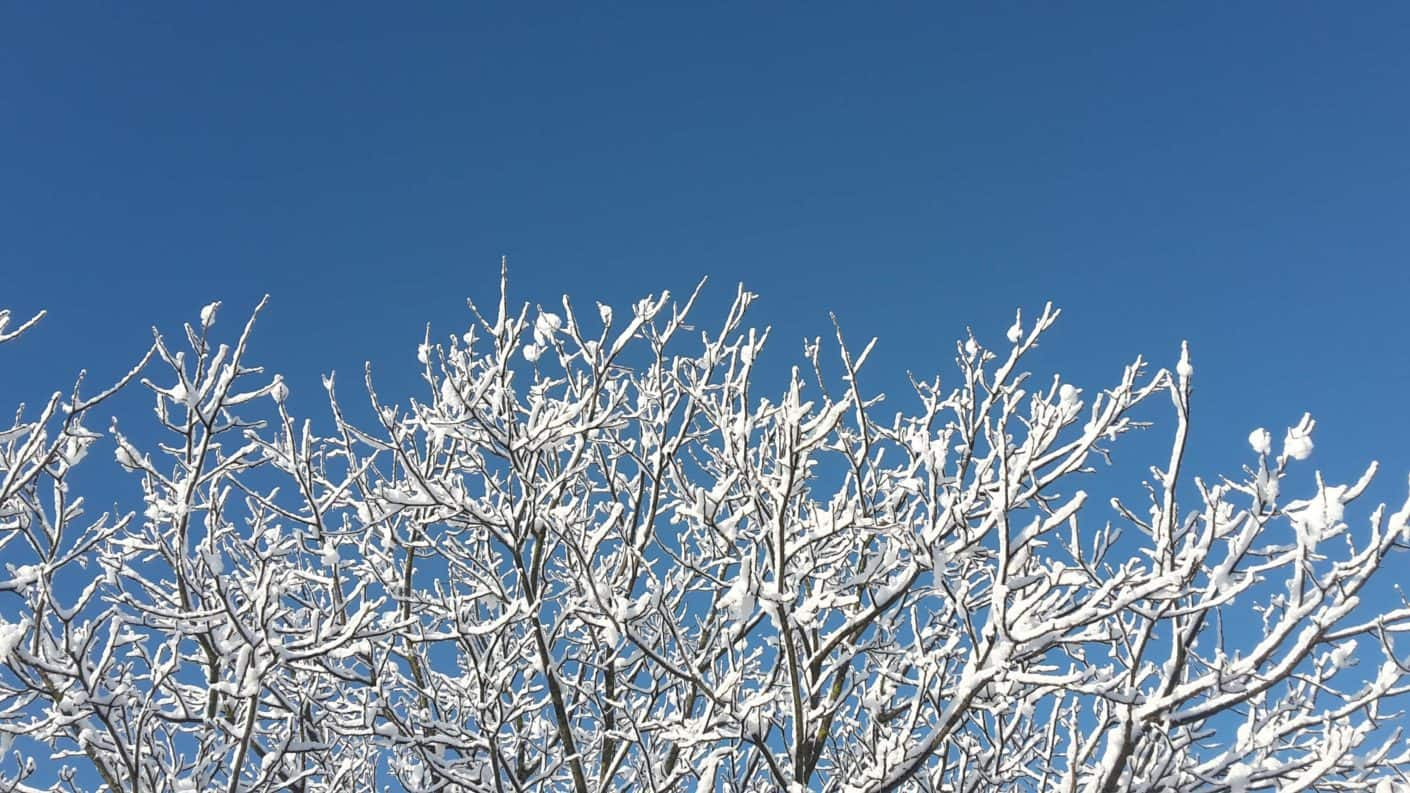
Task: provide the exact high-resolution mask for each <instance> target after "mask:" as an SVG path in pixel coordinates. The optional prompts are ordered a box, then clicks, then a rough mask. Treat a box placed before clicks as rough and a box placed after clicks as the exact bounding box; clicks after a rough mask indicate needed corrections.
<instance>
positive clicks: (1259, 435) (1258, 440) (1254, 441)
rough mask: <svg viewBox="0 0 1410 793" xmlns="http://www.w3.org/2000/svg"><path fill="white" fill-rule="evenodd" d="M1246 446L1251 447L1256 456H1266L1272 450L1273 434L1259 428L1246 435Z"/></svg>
mask: <svg viewBox="0 0 1410 793" xmlns="http://www.w3.org/2000/svg"><path fill="white" fill-rule="evenodd" d="M1248 445H1249V446H1252V447H1253V451H1254V452H1255V453H1257V454H1267V453H1268V452H1270V451H1272V449H1273V434H1272V433H1270V432H1269V431H1268V430H1266V429H1264V428H1262V427H1259V428H1258V429H1256V430H1254V431H1253V432H1250V433H1249V434H1248Z"/></svg>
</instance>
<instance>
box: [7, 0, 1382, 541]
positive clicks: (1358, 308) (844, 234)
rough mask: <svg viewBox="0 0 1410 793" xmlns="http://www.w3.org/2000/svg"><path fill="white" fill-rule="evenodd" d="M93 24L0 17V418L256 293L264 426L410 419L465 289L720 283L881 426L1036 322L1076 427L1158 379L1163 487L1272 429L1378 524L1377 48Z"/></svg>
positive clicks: (271, 11) (283, 22)
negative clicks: (833, 375)
mask: <svg viewBox="0 0 1410 793" xmlns="http://www.w3.org/2000/svg"><path fill="white" fill-rule="evenodd" d="M134 5H135V4H98V3H92V4H83V3H75V4H62V5H60V4H39V3H32V4H20V3H12V4H6V5H5V6H4V8H3V9H2V10H0V273H2V274H3V275H2V276H0V305H7V306H10V307H12V308H14V309H16V311H17V312H18V313H26V312H30V311H33V310H36V309H38V308H41V307H43V308H48V309H49V310H50V312H51V314H50V317H49V319H48V320H47V321H46V322H45V323H44V325H43V326H42V329H41V330H40V331H39V332H37V333H35V334H34V335H33V336H31V337H28V338H27V339H26V340H25V341H24V342H23V343H22V344H19V345H9V346H7V348H6V349H4V350H0V356H3V357H0V362H3V364H4V367H3V368H0V405H5V406H12V405H14V404H15V403H16V402H18V401H20V400H21V399H25V400H31V401H32V400H34V399H36V398H39V397H42V396H44V395H47V393H48V392H49V391H51V390H52V389H54V388H58V387H64V386H65V384H67V383H68V382H71V378H72V376H73V375H74V373H75V372H76V370H77V369H78V368H79V367H80V366H86V367H89V368H90V369H91V370H92V371H93V376H94V378H95V380H102V379H107V378H111V377H112V376H115V375H116V374H117V373H118V372H120V371H121V370H122V369H123V368H125V366H126V365H127V364H128V363H130V362H131V361H132V360H133V359H135V357H136V356H137V355H138V354H139V353H140V351H141V350H142V349H143V348H144V347H145V345H146V343H147V340H148V339H149V335H150V331H149V328H150V326H152V325H153V324H155V325H158V326H159V327H161V328H162V329H163V330H164V331H165V332H168V333H178V332H179V323H180V322H181V321H183V320H188V319H194V317H195V314H196V312H197V311H198V309H199V308H200V306H201V305H203V304H204V303H206V302H207V301H210V300H213V299H221V300H223V301H225V308H224V311H223V313H222V317H221V325H220V327H221V329H222V330H224V331H226V332H232V331H233V330H234V327H233V325H234V323H235V321H236V320H237V319H238V316H237V315H239V314H241V313H243V312H246V311H247V310H248V309H249V307H250V306H252V305H253V303H254V302H255V301H256V300H257V299H258V297H259V295H261V294H263V293H265V292H269V293H270V294H272V296H273V298H272V303H271V305H270V308H269V311H268V313H267V315H266V317H265V318H264V320H263V321H262V322H261V324H260V326H259V329H258V333H257V337H256V342H255V347H254V350H255V358H256V359H257V360H259V361H262V362H264V363H266V364H268V365H269V366H271V367H272V368H273V369H274V370H277V371H282V372H285V373H286V375H287V376H288V378H289V380H290V382H291V384H292V385H293V387H294V390H295V394H296V396H298V397H301V398H304V399H307V400H309V401H307V402H305V403H304V407H305V409H306V410H308V411H313V410H314V409H315V408H316V405H317V403H316V402H315V401H313V397H314V396H316V391H317V382H318V375H319V374H320V373H321V372H324V371H328V370H330V369H337V370H339V371H340V372H342V373H343V374H344V381H345V383H347V385H346V386H345V391H344V393H345V395H347V396H348V397H349V399H350V400H352V399H355V397H356V391H355V390H354V389H353V383H354V382H355V380H353V378H356V376H357V375H358V374H359V373H360V369H361V365H362V362H363V361H364V360H369V359H370V360H371V361H372V362H373V364H374V366H376V367H377V370H378V372H379V374H380V377H381V380H382V390H383V392H384V394H387V395H409V394H412V393H419V390H418V389H419V387H418V386H417V384H416V383H415V382H414V380H413V376H414V370H415V361H414V347H415V345H416V343H417V342H418V341H419V340H420V337H421V334H422V329H423V326H424V323H426V322H428V321H429V322H431V323H432V324H433V326H434V330H435V333H436V335H438V336H441V337H443V336H444V335H445V334H447V333H451V332H455V331H457V330H458V329H463V327H464V325H465V323H466V322H467V321H468V314H467V313H466V312H465V310H464V298H465V297H466V296H474V297H476V298H477V299H479V300H481V301H482V302H486V303H488V302H490V301H492V300H493V297H494V280H495V276H496V274H497V270H498V262H499V257H500V256H501V255H502V254H503V255H508V257H509V261H510V265H511V277H512V281H513V287H514V290H515V292H514V294H515V296H516V297H518V298H521V299H525V300H532V301H536V302H544V303H552V302H555V301H556V300H557V297H558V296H559V295H560V294H562V293H564V292H567V293H569V294H571V295H573V296H574V297H575V298H576V299H577V300H578V301H579V302H580V303H581V304H582V305H583V306H585V307H590V306H591V303H590V302H589V301H590V300H592V299H595V298H600V299H604V300H608V301H611V302H614V303H616V304H617V305H619V306H622V305H625V304H626V303H627V301H630V300H633V299H636V298H638V297H641V296H642V295H644V294H645V293H646V292H648V291H651V290H656V289H660V288H666V287H669V288H672V289H673V290H675V291H678V292H679V291H685V290H688V288H689V287H690V286H691V285H693V284H694V283H695V281H696V280H697V279H698V278H699V277H701V276H702V275H707V274H708V275H710V276H711V277H712V279H713V281H712V286H711V287H710V289H709V291H708V292H707V296H708V298H709V301H708V302H707V311H706V313H705V314H703V315H702V318H709V319H714V317H716V316H718V309H719V307H720V305H721V304H722V303H723V302H724V301H725V300H726V299H727V298H728V297H729V296H730V295H731V293H732V291H733V286H734V284H735V283H736V282H738V281H744V282H746V283H747V284H748V286H749V287H750V288H751V289H753V290H754V291H757V292H759V293H760V294H761V295H762V299H761V301H760V302H759V304H758V308H757V311H756V313H755V314H754V321H755V322H758V323H761V324H763V323H767V324H771V325H773V326H774V328H775V341H774V347H773V353H772V354H773V355H774V356H775V357H774V358H773V360H775V361H778V362H780V363H786V362H791V361H793V360H795V359H796V357H797V355H796V353H797V350H798V349H799V346H798V342H799V340H800V339H801V338H802V337H803V336H804V335H805V334H808V335H811V334H817V333H821V334H826V333H828V332H829V329H830V326H829V324H828V320H827V315H826V312H827V311H829V310H830V311H835V312H837V314H838V315H839V316H840V318H841V320H842V322H843V323H844V327H845V328H846V329H847V330H848V332H849V334H850V335H851V337H852V338H853V339H855V340H856V341H857V342H858V343H861V342H863V341H865V339H866V338H868V337H870V336H872V335H877V336H880V337H881V343H880V345H879V346H878V348H877V352H876V354H875V355H874V357H873V359H872V362H871V363H870V364H869V367H870V371H871V375H870V376H871V377H872V378H873V379H872V381H871V382H872V384H873V387H874V388H875V389H883V388H884V389H886V390H888V391H891V392H893V393H896V394H897V396H904V393H899V392H903V391H904V389H903V388H902V387H901V386H902V384H903V382H904V381H903V379H902V374H903V372H904V371H905V370H906V369H907V368H909V369H912V370H914V371H915V372H916V373H917V374H920V375H925V374H928V373H931V372H935V371H941V372H946V373H948V372H951V371H953V368H952V364H951V363H950V359H951V357H952V354H953V347H952V340H953V339H954V338H955V337H957V336H958V335H960V334H962V333H963V331H964V328H965V326H966V325H973V326H974V327H975V328H976V331H977V332H979V333H980V334H981V336H983V337H984V338H986V339H988V340H991V341H993V342H996V343H1001V342H1002V333H1003V329H1004V328H1006V327H1007V326H1008V324H1009V322H1010V321H1011V317H1012V311H1013V309H1014V308H1015V307H1016V306H1020V305H1021V306H1024V307H1027V308H1030V309H1032V308H1036V307H1037V306H1039V305H1041V303H1042V302H1043V301H1045V300H1049V299H1051V300H1053V301H1055V302H1057V303H1058V304H1059V305H1061V306H1062V307H1064V308H1065V309H1066V311H1067V315H1066V318H1065V319H1064V320H1063V322H1062V323H1061V324H1060V325H1059V327H1058V329H1057V330H1056V331H1055V332H1054V334H1053V335H1052V337H1051V339H1050V341H1049V343H1048V344H1046V345H1045V346H1044V350H1043V353H1042V356H1041V357H1040V358H1039V359H1038V361H1037V362H1036V364H1035V365H1037V366H1038V367H1039V370H1040V371H1051V370H1052V369H1054V368H1056V369H1061V370H1062V371H1064V372H1069V373H1071V374H1072V375H1073V376H1074V377H1076V378H1077V379H1078V380H1079V381H1080V382H1081V383H1082V384H1083V385H1086V386H1088V387H1089V388H1090V387H1092V386H1098V385H1101V384H1103V383H1105V382H1108V381H1109V380H1110V379H1112V378H1114V377H1115V376H1116V374H1117V372H1118V370H1119V366H1120V365H1121V364H1122V363H1123V362H1125V361H1127V360H1129V359H1130V358H1131V357H1133V356H1134V355H1135V354H1137V353H1144V354H1146V355H1148V356H1151V357H1152V358H1153V359H1154V360H1155V361H1156V362H1157V363H1159V364H1161V365H1172V364H1173V363H1174V361H1175V358H1176V354H1177V349H1178V342H1179V340H1180V339H1182V338H1188V339H1189V340H1190V341H1191V344H1192V346H1193V350H1194V359H1195V366H1196V378H1197V379H1196V382H1197V396H1196V406H1195V411H1196V416H1195V421H1196V424H1195V427H1196V429H1195V438H1194V447H1193V457H1192V464H1191V467H1190V469H1189V470H1190V471H1191V472H1193V473H1199V474H1204V475H1212V474H1217V473H1221V472H1228V473H1236V472H1237V469H1238V467H1239V466H1240V465H1242V464H1244V463H1246V462H1249V461H1251V455H1249V454H1248V452H1247V446H1246V444H1245V441H1244V438H1245V436H1246V434H1247V432H1248V430H1249V429H1251V428H1252V427H1254V426H1257V425H1267V426H1269V427H1271V428H1272V429H1273V430H1274V434H1275V436H1276V437H1277V438H1279V439H1281V435H1282V428H1283V427H1285V426H1287V425H1288V424H1290V423H1292V422H1294V421H1295V420H1296V419H1297V417H1298V416H1299V415H1300V414H1301V412H1302V411H1303V410H1310V411H1312V412H1313V413H1314V415H1316V416H1317V417H1318V418H1319V420H1320V428H1319V432H1318V434H1317V436H1316V439H1317V443H1318V448H1317V453H1316V455H1315V456H1314V458H1313V460H1312V462H1313V463H1315V464H1316V465H1317V466H1318V467H1322V468H1325V469H1326V470H1327V471H1328V473H1329V475H1330V476H1331V478H1332V479H1334V480H1344V479H1346V478H1348V477H1351V476H1354V475H1355V473H1357V472H1358V471H1359V468H1358V466H1359V464H1360V463H1361V462H1362V461H1364V460H1366V459H1369V458H1371V457H1378V458H1380V459H1381V460H1382V461H1383V462H1384V463H1386V466H1387V470H1386V472H1385V474H1383V476H1382V477H1381V480H1380V486H1378V488H1377V490H1376V491H1375V492H1376V493H1377V494H1378V495H1380V496H1381V497H1384V498H1394V499H1400V498H1403V496H1404V492H1405V490H1404V487H1405V480H1404V475H1405V474H1406V473H1407V472H1410V453H1407V444H1406V439H1407V437H1410V418H1407V410H1406V407H1405V387H1406V386H1407V384H1410V373H1408V372H1410V367H1407V365H1406V350H1407V349H1410V327H1408V326H1407V323H1406V320H1405V315H1404V306H1405V294H1406V288H1407V286H1410V276H1407V274H1406V264H1407V256H1406V254H1407V252H1410V224H1407V222H1406V219H1407V215H1410V213H1407V210H1408V209H1410V205H1407V195H1408V194H1410V160H1408V159H1407V154H1406V149H1407V140H1410V102H1407V89H1406V86H1407V85H1410V46H1407V42H1410V6H1406V5H1404V4H1396V3H1383V4H1382V3H1358V4H1354V5H1346V6H1340V7H1335V8H1334V7H1333V6H1331V5H1328V4H1296V3H1267V4H1253V3H1228V4H1210V3H1202V4H1184V5H1180V6H1177V5H1175V4H1165V5H1159V6H1157V5H1155V4H1145V3H1141V4H1108V5H1097V4H1089V5H1072V6H1062V7H1059V6H1057V5H1049V4H1032V5H1024V4H1005V5H996V6H993V7H986V8H984V9H981V10H976V9H975V8H966V7H961V6H957V5H950V6H947V5H942V4H896V5H891V4H887V5H880V4H868V5H865V6H864V5H862V4H857V5H853V6H839V5H829V4H811V3H810V4H803V3H796V4H786V3H773V4H755V3H738V4H725V3H712V4H708V5H703V6H702V7H687V6H681V7H671V8H667V7H661V6H650V7H631V6H627V5H622V4H611V5H607V6H605V7H600V8H591V9H590V8H588V7H587V6H586V5H581V6H574V5H568V4H563V5H549V4H512V5H511V4H500V5H494V6H492V5H489V4H481V5H470V4H465V5H458V4H440V5H426V6H418V7H417V8H415V9H407V8H404V7H397V8H393V7H392V6H389V5H386V4H376V5H370V4H369V5H362V6H358V5H355V4H342V5H339V6H337V8H336V9H334V8H333V7H331V6H325V7H319V8H311V7H310V8H294V7H290V6H288V5H284V4H281V5H262V6H261V5H242V6H240V7H239V8H234V7H222V8H216V7H213V4H175V3H173V4H145V5H146V7H145V8H136V7H130V6H134ZM712 312H713V313H712ZM17 373H18V376H17ZM350 380H352V382H349V381H350ZM912 405H913V403H912V402H910V401H905V400H900V401H898V402H897V403H896V406H897V407H898V408H901V407H906V408H909V407H911V406H912ZM6 409H9V408H8V407H7V408H6ZM143 410H144V411H145V408H143ZM139 415H150V414H147V413H144V414H139ZM1154 415H1155V416H1157V417H1168V411H1155V413H1154ZM1166 426H1167V427H1168V426H1169V425H1168V424H1167V425H1166ZM1303 470H1304V476H1305V475H1307V474H1308V473H1310V472H1308V471H1307V468H1306V466H1304V469H1303ZM1301 481H1303V482H1306V481H1308V480H1307V479H1306V478H1304V479H1302V480H1301ZM1359 514H1361V513H1358V515H1359Z"/></svg>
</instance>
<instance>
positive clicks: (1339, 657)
mask: <svg viewBox="0 0 1410 793" xmlns="http://www.w3.org/2000/svg"><path fill="white" fill-rule="evenodd" d="M1355 662H1356V640H1355V639H1349V640H1347V641H1344V642H1342V643H1341V644H1338V645H1337V646H1336V647H1335V648H1334V649H1333V650H1332V665H1333V666H1335V667H1336V668H1338V669H1345V668H1347V667H1348V666H1351V665H1352V664H1353V663H1355Z"/></svg>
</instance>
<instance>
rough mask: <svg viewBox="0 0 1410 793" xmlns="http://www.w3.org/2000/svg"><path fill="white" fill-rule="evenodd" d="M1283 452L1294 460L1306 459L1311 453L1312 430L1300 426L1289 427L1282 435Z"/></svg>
mask: <svg viewBox="0 0 1410 793" xmlns="http://www.w3.org/2000/svg"><path fill="white" fill-rule="evenodd" d="M1283 454H1284V455H1285V456H1287V457H1291V458H1292V459H1294V460H1306V459H1307V458H1308V457H1310V456H1311V455H1312V432H1311V430H1310V429H1303V428H1302V427H1289V428H1288V432H1287V435H1285V436H1283Z"/></svg>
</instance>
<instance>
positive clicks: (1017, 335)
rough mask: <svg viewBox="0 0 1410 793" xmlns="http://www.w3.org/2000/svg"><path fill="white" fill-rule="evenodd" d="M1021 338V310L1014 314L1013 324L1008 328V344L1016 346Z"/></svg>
mask: <svg viewBox="0 0 1410 793" xmlns="http://www.w3.org/2000/svg"><path fill="white" fill-rule="evenodd" d="M1021 338H1023V309H1019V310H1018V311H1017V312H1015V313H1014V317H1013V324H1012V325H1010V326H1009V332H1008V340H1009V344H1018V340H1019V339H1021Z"/></svg>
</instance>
